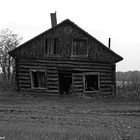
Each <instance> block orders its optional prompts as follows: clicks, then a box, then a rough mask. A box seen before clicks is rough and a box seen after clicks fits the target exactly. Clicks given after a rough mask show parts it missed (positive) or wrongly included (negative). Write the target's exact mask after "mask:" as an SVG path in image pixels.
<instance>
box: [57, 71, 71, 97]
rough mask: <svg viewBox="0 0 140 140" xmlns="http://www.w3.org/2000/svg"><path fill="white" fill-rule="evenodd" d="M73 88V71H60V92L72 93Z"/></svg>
mask: <svg viewBox="0 0 140 140" xmlns="http://www.w3.org/2000/svg"><path fill="white" fill-rule="evenodd" d="M71 90H72V73H71V72H69V71H59V92H60V94H66V95H68V94H70V93H71Z"/></svg>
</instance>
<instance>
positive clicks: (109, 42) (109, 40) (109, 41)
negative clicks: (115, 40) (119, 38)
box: [108, 38, 111, 49]
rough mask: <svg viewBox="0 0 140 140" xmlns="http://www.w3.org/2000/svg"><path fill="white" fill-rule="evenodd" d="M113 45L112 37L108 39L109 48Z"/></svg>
mask: <svg viewBox="0 0 140 140" xmlns="http://www.w3.org/2000/svg"><path fill="white" fill-rule="evenodd" d="M110 47H111V38H109V39H108V48H109V49H110Z"/></svg>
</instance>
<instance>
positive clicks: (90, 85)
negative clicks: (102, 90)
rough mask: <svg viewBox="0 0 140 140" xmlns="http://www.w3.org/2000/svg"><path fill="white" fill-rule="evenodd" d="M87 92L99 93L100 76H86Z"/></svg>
mask: <svg viewBox="0 0 140 140" xmlns="http://www.w3.org/2000/svg"><path fill="white" fill-rule="evenodd" d="M84 78H85V91H99V75H98V74H85V75H84Z"/></svg>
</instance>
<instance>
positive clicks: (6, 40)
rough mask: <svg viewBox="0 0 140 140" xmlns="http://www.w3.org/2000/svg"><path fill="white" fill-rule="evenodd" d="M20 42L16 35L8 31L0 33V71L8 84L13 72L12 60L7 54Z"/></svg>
mask: <svg viewBox="0 0 140 140" xmlns="http://www.w3.org/2000/svg"><path fill="white" fill-rule="evenodd" d="M21 40H22V38H21V37H19V35H18V34H14V33H13V32H12V31H10V30H9V29H5V30H1V31H0V67H1V71H2V76H3V80H4V82H5V83H7V84H8V83H9V82H10V80H11V75H12V70H13V62H14V60H13V58H12V57H11V56H10V55H9V54H8V52H9V51H10V50H12V49H14V48H16V47H17V46H18V45H19V43H20V41H21Z"/></svg>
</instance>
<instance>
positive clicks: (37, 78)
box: [31, 71, 46, 88]
mask: <svg viewBox="0 0 140 140" xmlns="http://www.w3.org/2000/svg"><path fill="white" fill-rule="evenodd" d="M31 84H32V87H33V88H46V74H45V72H42V71H31Z"/></svg>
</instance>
